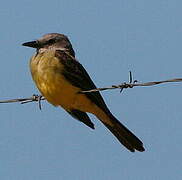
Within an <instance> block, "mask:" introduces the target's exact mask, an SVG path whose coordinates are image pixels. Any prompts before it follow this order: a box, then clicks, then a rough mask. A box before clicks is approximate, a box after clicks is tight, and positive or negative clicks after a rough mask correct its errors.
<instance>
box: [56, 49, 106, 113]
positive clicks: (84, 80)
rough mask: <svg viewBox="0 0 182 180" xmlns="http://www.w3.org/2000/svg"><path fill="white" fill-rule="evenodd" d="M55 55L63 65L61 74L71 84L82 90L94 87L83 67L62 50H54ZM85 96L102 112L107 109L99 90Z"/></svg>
mask: <svg viewBox="0 0 182 180" xmlns="http://www.w3.org/2000/svg"><path fill="white" fill-rule="evenodd" d="M55 56H56V57H57V58H58V59H60V61H61V63H62V64H63V65H64V70H63V72H62V74H63V75H64V77H65V78H66V79H67V80H68V81H69V82H70V83H71V84H72V85H73V86H76V87H78V88H80V89H81V90H82V91H85V90H91V89H95V88H96V86H95V84H94V83H93V81H92V80H91V78H90V76H89V75H88V73H87V71H86V70H85V69H84V67H83V66H82V65H81V64H80V63H79V62H78V61H77V60H76V59H75V58H74V57H72V56H71V55H69V54H68V53H67V52H65V51H64V50H56V53H55ZM86 96H87V97H88V98H89V99H90V100H91V101H92V102H93V103H94V104H96V105H97V106H98V107H100V108H101V109H102V110H103V111H104V112H106V113H108V112H109V110H108V108H107V106H106V104H105V102H104V100H103V98H102V96H101V95H100V93H99V92H92V93H86Z"/></svg>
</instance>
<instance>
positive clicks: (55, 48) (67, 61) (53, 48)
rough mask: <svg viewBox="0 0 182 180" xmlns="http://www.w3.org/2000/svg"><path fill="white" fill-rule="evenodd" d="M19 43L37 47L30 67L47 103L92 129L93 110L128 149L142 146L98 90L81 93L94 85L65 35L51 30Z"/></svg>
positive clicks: (140, 149)
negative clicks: (89, 114) (61, 109)
mask: <svg viewBox="0 0 182 180" xmlns="http://www.w3.org/2000/svg"><path fill="white" fill-rule="evenodd" d="M22 45H23V46H28V47H32V48H36V53H35V55H34V56H33V57H32V58H31V60H30V70H31V74H32V78H33V80H34V81H35V84H36V86H37V88H38V89H39V91H40V92H41V94H42V95H43V96H44V97H45V98H46V100H47V101H48V102H49V103H51V104H52V105H54V106H60V107H62V108H64V109H65V110H66V111H67V112H68V113H69V114H70V115H71V116H72V117H74V118H75V119H77V120H79V121H81V122H82V123H84V124H86V125H87V126H89V127H90V128H92V129H94V124H93V123H92V122H91V120H90V118H89V116H88V115H87V113H92V114H94V115H95V116H96V117H97V118H98V119H99V120H100V121H101V122H102V123H103V124H104V125H105V126H106V127H107V128H108V129H109V130H110V131H111V132H112V133H113V134H114V136H116V138H117V139H118V140H119V141H120V143H121V144H123V145H124V146H125V147H126V148H127V149H129V150H130V151H131V152H134V151H135V150H138V151H141V152H142V151H144V150H145V149H144V147H143V143H142V142H141V141H140V140H139V139H138V138H137V137H136V136H135V135H134V134H133V133H132V132H131V131H129V130H128V129H127V128H126V127H125V126H124V125H122V124H121V123H120V122H119V121H118V120H117V119H116V118H115V117H114V116H113V115H112V113H111V112H110V111H109V109H108V107H107V106H106V104H105V102H104V100H103V98H102V96H101V95H100V93H99V92H92V93H82V91H85V90H91V89H95V88H96V86H95V84H94V83H93V81H92V80H91V78H90V76H89V75H88V73H87V71H86V70H85V69H84V67H83V66H82V65H81V64H80V63H79V62H78V60H77V59H76V58H75V52H74V50H73V48H72V45H71V42H70V41H69V39H68V37H67V36H65V35H63V34H58V33H50V34H46V35H44V36H43V37H41V38H40V39H38V40H36V41H31V42H26V43H23V44H22Z"/></svg>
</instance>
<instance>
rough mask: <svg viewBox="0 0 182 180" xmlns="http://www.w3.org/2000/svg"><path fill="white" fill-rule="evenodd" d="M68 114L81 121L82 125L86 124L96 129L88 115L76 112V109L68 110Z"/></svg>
mask: <svg viewBox="0 0 182 180" xmlns="http://www.w3.org/2000/svg"><path fill="white" fill-rule="evenodd" d="M67 112H68V113H69V114H70V115H71V116H72V117H73V118H75V119H77V120H79V121H81V122H82V123H84V124H86V125H87V126H88V127H90V128H92V129H95V128H94V124H93V123H92V121H91V120H90V118H89V117H88V115H87V113H85V112H82V111H79V110H76V109H72V110H69V111H68V110H67Z"/></svg>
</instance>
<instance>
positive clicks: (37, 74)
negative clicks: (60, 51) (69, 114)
mask: <svg viewBox="0 0 182 180" xmlns="http://www.w3.org/2000/svg"><path fill="white" fill-rule="evenodd" d="M63 68H64V66H63V65H62V63H60V60H59V59H58V58H56V57H55V53H54V51H46V52H44V53H40V54H38V55H36V56H33V57H32V59H31V61H30V69H31V73H32V77H33V80H34V81H35V83H36V85H37V87H38V89H39V90H40V92H41V93H42V95H43V96H44V97H45V98H46V99H47V101H49V102H50V103H51V104H53V105H55V106H61V107H63V108H64V109H66V110H69V109H78V110H80V111H84V112H90V113H93V114H96V111H97V112H98V109H100V108H98V107H97V106H96V105H95V104H94V103H92V101H91V100H90V99H89V98H88V97H87V96H86V95H85V94H79V93H78V92H79V91H81V89H79V88H77V87H75V86H73V85H72V84H71V83H70V82H69V81H68V80H66V79H65V78H64V76H63V75H62V71H63Z"/></svg>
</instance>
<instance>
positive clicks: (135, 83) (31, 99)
mask: <svg viewBox="0 0 182 180" xmlns="http://www.w3.org/2000/svg"><path fill="white" fill-rule="evenodd" d="M170 82H182V78H176V79H168V80H164V81H151V82H146V83H138V81H137V80H133V77H132V73H131V71H130V72H129V83H126V82H124V83H122V84H120V85H112V86H110V87H104V88H96V89H91V90H86V91H81V92H80V93H92V92H97V91H105V90H111V89H120V92H122V91H123V89H127V88H133V87H136V86H141V87H142V86H154V85H157V84H162V83H170ZM42 100H45V97H43V96H42V95H35V94H34V95H32V96H31V97H29V98H20V99H10V100H3V101H0V103H14V102H19V103H21V104H26V103H30V102H35V101H36V102H38V106H39V109H40V110H41V109H42V107H41V101H42Z"/></svg>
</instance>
